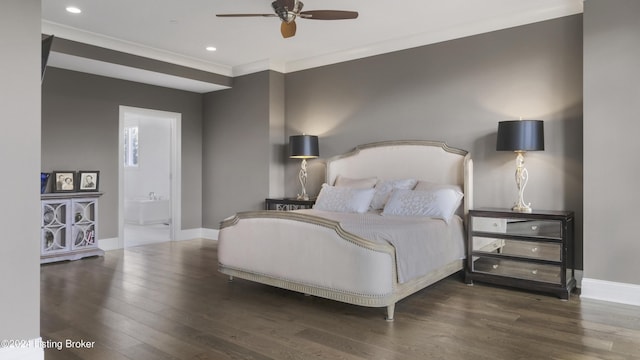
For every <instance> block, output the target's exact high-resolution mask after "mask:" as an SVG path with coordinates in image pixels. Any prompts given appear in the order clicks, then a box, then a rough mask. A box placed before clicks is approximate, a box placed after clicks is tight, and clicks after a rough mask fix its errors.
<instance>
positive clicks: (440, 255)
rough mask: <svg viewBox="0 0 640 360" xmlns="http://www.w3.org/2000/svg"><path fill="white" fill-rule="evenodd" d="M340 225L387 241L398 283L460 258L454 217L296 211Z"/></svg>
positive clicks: (460, 234)
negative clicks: (442, 218)
mask: <svg viewBox="0 0 640 360" xmlns="http://www.w3.org/2000/svg"><path fill="white" fill-rule="evenodd" d="M297 211H298V212H300V213H305V214H309V215H315V216H320V217H324V218H327V219H330V220H334V221H337V222H339V223H340V226H342V228H343V229H344V230H346V231H349V232H351V233H353V234H355V235H358V236H360V237H362V238H364V239H367V240H370V241H373V242H378V243H380V242H388V243H390V244H391V245H392V246H393V247H394V248H395V249H396V263H397V267H398V269H397V272H398V282H399V283H404V282H406V281H409V280H411V279H413V278H415V277H418V276H422V275H425V274H427V273H429V272H430V271H433V270H436V269H438V268H440V267H442V266H444V265H446V264H448V263H450V262H452V261H454V260H458V259H463V258H464V256H465V255H464V254H465V251H464V226H463V223H462V219H461V218H460V217H458V216H455V217H454V218H452V219H451V221H450V223H449V224H447V223H446V222H445V221H443V220H440V219H431V218H425V217H406V216H382V215H380V213H378V212H370V213H366V214H350V213H336V212H327V211H320V210H313V209H309V210H297Z"/></svg>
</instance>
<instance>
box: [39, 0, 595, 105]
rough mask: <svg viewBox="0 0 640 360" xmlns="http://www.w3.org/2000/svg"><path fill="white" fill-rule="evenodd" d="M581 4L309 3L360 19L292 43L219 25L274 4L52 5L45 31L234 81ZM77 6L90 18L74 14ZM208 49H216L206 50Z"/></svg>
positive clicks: (538, 0)
mask: <svg viewBox="0 0 640 360" xmlns="http://www.w3.org/2000/svg"><path fill="white" fill-rule="evenodd" d="M582 2H583V0H407V1H403V2H401V3H396V2H394V1H390V0H387V1H381V0H360V1H358V0H304V10H327V9H332V10H333V9H335V10H352V11H358V12H359V17H358V18H357V19H353V20H335V21H319V20H308V19H297V20H296V23H297V25H298V26H297V27H298V31H297V34H296V36H295V37H293V38H288V39H283V38H282V37H281V35H280V20H279V19H278V18H271V17H269V18H267V17H247V18H218V17H216V16H215V14H218V13H272V12H273V10H272V8H271V1H269V0H180V1H176V0H108V1H96V0H43V1H42V32H43V33H45V34H54V35H56V37H59V38H64V39H68V40H73V41H76V42H81V43H86V44H90V45H95V46H99V47H103V48H108V49H112V50H116V51H120V52H125V53H129V54H134V55H138V56H143V57H146V58H151V59H156V60H160V61H163V62H167V63H171V64H177V65H180V66H184V67H188V68H193V69H198V70H203V71H206V72H211V73H215V74H220V75H224V76H229V77H233V76H239V75H244V74H249V73H253V72H257V71H263V70H267V69H271V70H276V71H279V72H282V73H288V72H293V71H298V70H303V69H308V68H312V67H317V66H323V65H328V64H333V63H337V62H342V61H348V60H353V59H357V58H362V57H367V56H372V55H377V54H381V53H387V52H392V51H397V50H401V49H406V48H411V47H416V46H422V45H426V44H431V43H436V42H440V41H446V40H450V39H454V38H460V37H464V36H469V35H473V34H478V33H483V32H488V31H493V30H498V29H503V28H508V27H513V26H518V25H523V24H527V23H532V22H537V21H543V20H548V19H553V18H557V17H561V16H567V15H572V14H577V13H581V12H582ZM398 4H400V5H398ZM70 5H73V6H76V7H78V8H80V9H81V10H82V13H80V14H71V13H69V12H67V11H66V10H65V8H66V7H67V6H70ZM207 46H214V47H215V48H216V49H217V50H216V51H213V52H211V51H207V50H205V48H206V47H207ZM49 64H50V65H51V66H55V67H62V68H68V69H73V70H78V71H83V72H88V73H96V74H100V75H105V76H112V77H119V78H125V79H129V80H134V81H139V82H146V83H151V84H155V85H161V86H167V87H172V88H182V89H184V90H189V91H197V92H207V91H213V90H218V89H221V88H226V87H225V86H220V85H219V84H212V83H207V82H202V81H200V82H198V81H195V83H192V82H194V80H189V79H181V78H180V77H176V76H171V75H169V76H167V74H161V73H157V72H153V71H146V73H145V70H141V69H123V68H122V66H121V65H118V66H120V67H118V66H116V65H113V64H110V63H108V62H101V61H96V60H87V59H83V58H78V57H75V56H69V55H65V54H58V53H52V55H51V57H50V63H49ZM114 66H115V67H114ZM134 73H135V74H134ZM181 81H183V82H184V84H181Z"/></svg>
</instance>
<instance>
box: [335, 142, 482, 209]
mask: <svg viewBox="0 0 640 360" xmlns="http://www.w3.org/2000/svg"><path fill="white" fill-rule="evenodd" d="M338 175H341V176H345V177H348V178H356V179H357V178H367V177H377V178H378V179H405V178H412V179H417V180H425V181H431V182H436V183H441V184H455V185H459V186H460V187H462V189H463V191H464V213H465V214H466V213H467V212H468V210H469V209H472V208H473V193H472V192H473V176H472V175H473V162H472V160H471V157H470V156H469V153H468V152H467V151H465V150H461V149H456V148H451V147H449V146H447V144H445V143H443V142H439V141H420V140H416V141H413V140H407V141H383V142H377V143H371V144H366V145H360V146H358V147H356V148H355V149H354V150H353V151H351V152H349V153H346V154H344V155H339V156H336V157H333V158H330V159H328V160H327V179H326V182H327V184H333V183H334V182H335V180H336V177H337V176H338Z"/></svg>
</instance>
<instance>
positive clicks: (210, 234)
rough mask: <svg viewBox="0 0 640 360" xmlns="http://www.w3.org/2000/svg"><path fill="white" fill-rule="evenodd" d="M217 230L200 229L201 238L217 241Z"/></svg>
mask: <svg viewBox="0 0 640 360" xmlns="http://www.w3.org/2000/svg"><path fill="white" fill-rule="evenodd" d="M219 231H220V230H218V229H202V238H203V239H207V240H218V232H219Z"/></svg>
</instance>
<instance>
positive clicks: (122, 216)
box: [118, 106, 181, 248]
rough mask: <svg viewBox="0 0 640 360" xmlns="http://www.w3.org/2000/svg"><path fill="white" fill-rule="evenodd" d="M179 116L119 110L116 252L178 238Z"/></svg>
mask: <svg viewBox="0 0 640 360" xmlns="http://www.w3.org/2000/svg"><path fill="white" fill-rule="evenodd" d="M180 129H181V114H179V113H173V112H166V111H159V110H151V109H143V108H134V107H129V106H120V126H119V138H120V141H119V142H120V146H119V148H120V150H119V164H120V165H119V191H118V192H119V204H118V208H119V211H118V213H119V235H118V242H119V244H118V245H119V247H123V248H124V247H130V246H139V245H146V244H152V243H159V242H166V241H171V240H174V239H176V232H177V231H178V230H179V229H180V211H181V209H180V204H181V201H180V198H181V194H180V191H179V189H180V181H181V179H180V159H181V157H180V149H181V146H180Z"/></svg>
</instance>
